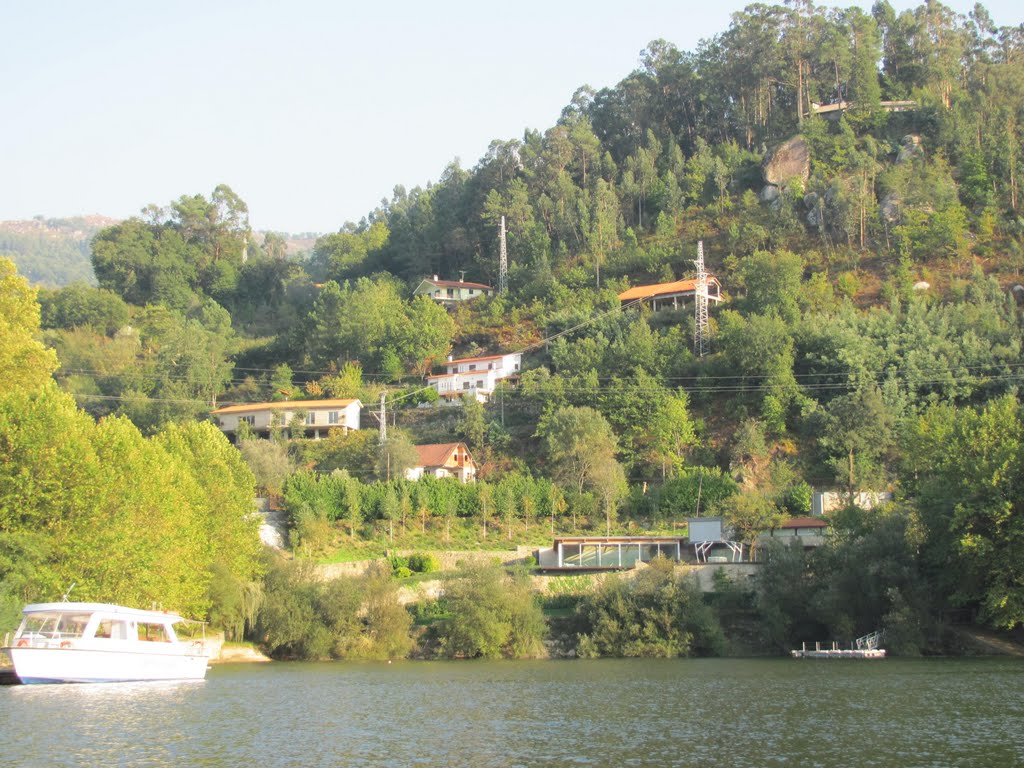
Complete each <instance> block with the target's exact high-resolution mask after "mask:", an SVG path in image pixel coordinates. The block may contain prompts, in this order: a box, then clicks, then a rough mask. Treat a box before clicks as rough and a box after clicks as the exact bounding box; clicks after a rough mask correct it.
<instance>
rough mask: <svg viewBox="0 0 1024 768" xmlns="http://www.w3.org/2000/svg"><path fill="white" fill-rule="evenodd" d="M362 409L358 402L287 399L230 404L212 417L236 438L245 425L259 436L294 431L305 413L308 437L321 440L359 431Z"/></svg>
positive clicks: (222, 428) (224, 430)
mask: <svg viewBox="0 0 1024 768" xmlns="http://www.w3.org/2000/svg"><path fill="white" fill-rule="evenodd" d="M362 408H363V404H362V403H361V402H359V400H355V399H334V400H283V401H281V402H279V403H246V404H243V405H229V406H226V407H224V408H218V409H217V410H215V411H212V412H211V415H212V416H214V417H215V418H216V419H217V425H218V426H219V427H220V429H221V431H222V432H224V433H225V434H227V435H230V436H232V437H233V436H234V435H236V434H237V433H238V428H239V425H240V424H243V423H244V424H248V425H249V429H250V430H251V431H252V432H254V433H255V434H257V435H261V434H262V435H267V434H269V433H270V430H271V429H272V428H279V427H288V428H292V427H293V426H294V425H293V424H292V422H293V421H294V420H295V417H296V416H298V415H300V414H301V416H302V421H303V424H304V427H305V429H304V432H305V436H306V437H311V438H313V439H314V440H319V439H320V438H321V437H326V436H327V433H328V432H329V431H330V430H332V429H343V430H345V431H346V432H347V431H349V430H350V429H359V419H360V417H361V416H362Z"/></svg>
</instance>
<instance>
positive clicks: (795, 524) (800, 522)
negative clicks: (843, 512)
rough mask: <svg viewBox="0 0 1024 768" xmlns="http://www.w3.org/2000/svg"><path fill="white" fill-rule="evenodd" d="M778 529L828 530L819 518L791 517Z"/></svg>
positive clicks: (826, 524) (825, 523)
mask: <svg viewBox="0 0 1024 768" xmlns="http://www.w3.org/2000/svg"><path fill="white" fill-rule="evenodd" d="M779 527H780V528H828V523H827V522H825V521H824V520H822V519H821V518H820V517H791V518H790V519H789V520H787V521H786V522H784V523H783V524H782V525H781V526H779Z"/></svg>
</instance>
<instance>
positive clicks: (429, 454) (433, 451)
mask: <svg viewBox="0 0 1024 768" xmlns="http://www.w3.org/2000/svg"><path fill="white" fill-rule="evenodd" d="M460 445H461V446H462V447H463V449H465V444H464V443H433V444H431V445H417V446H415V447H416V453H417V454H418V455H419V463H418V464H417V466H419V467H443V466H444V465H445V462H447V461H448V457H449V456H451V455H452V454H453V453H454V452H455V450H456V449H457V448H458V447H459V446H460ZM466 455H467V456H468V455H469V451H468V449H467V450H466Z"/></svg>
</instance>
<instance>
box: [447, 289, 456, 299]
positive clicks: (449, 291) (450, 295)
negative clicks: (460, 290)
mask: <svg viewBox="0 0 1024 768" xmlns="http://www.w3.org/2000/svg"><path fill="white" fill-rule="evenodd" d="M454 296H455V289H454V288H449V289H448V298H449V299H451V298H453V297H454Z"/></svg>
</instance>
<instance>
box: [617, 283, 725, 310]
mask: <svg viewBox="0 0 1024 768" xmlns="http://www.w3.org/2000/svg"><path fill="white" fill-rule="evenodd" d="M696 292H697V281H696V280H694V279H692V278H691V279H687V280H676V281H675V282H673V283H658V284H657V285H637V286H634V287H632V288H630V289H628V290H625V291H623V292H622V293H620V294H619V301H621V302H622V303H623V304H631V303H633V302H638V303H639V302H649V303H650V305H651V309H652V310H654V311H655V312H657V311H658V310H659V309H679V308H680V307H681V306H683V305H684V304H692V303H693V300H694V298H693V297H694V295H695V294H696ZM708 300H709V301H713V302H716V303H717V302H719V301H721V300H722V285H721V283H719V282H718V278H717V277H713V276H712V275H708Z"/></svg>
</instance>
